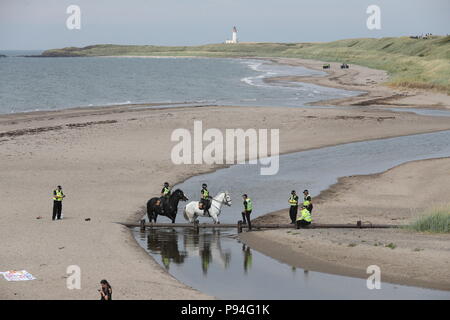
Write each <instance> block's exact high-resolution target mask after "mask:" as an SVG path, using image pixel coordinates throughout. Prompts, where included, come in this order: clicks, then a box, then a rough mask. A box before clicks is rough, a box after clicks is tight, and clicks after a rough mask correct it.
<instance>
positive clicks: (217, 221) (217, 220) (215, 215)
mask: <svg viewBox="0 0 450 320" xmlns="http://www.w3.org/2000/svg"><path fill="white" fill-rule="evenodd" d="M209 215H210V216H211V218H213V220H214V224H216V223H220V222H219V218H218V217H217V214H216V213H215V212H212V213H211V212H210V213H209Z"/></svg>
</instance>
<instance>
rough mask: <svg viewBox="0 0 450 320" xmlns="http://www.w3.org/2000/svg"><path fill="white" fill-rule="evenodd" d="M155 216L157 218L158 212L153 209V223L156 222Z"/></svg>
mask: <svg viewBox="0 0 450 320" xmlns="http://www.w3.org/2000/svg"><path fill="white" fill-rule="evenodd" d="M157 218H158V212H157V211H156V210H155V211H153V220H155V223H156V219H157Z"/></svg>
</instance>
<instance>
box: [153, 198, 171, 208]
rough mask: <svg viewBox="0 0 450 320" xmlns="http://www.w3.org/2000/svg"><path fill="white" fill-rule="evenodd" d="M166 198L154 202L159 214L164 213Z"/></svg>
mask: <svg viewBox="0 0 450 320" xmlns="http://www.w3.org/2000/svg"><path fill="white" fill-rule="evenodd" d="M167 200H168V199H167V198H164V197H161V198H159V199H158V200H156V203H155V206H157V207H159V209H160V210H161V212H164V206H165V204H166V203H167Z"/></svg>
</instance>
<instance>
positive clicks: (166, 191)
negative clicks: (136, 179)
mask: <svg viewBox="0 0 450 320" xmlns="http://www.w3.org/2000/svg"><path fill="white" fill-rule="evenodd" d="M171 194H172V189H171V188H170V185H169V183H168V182H164V187H163V188H162V190H161V197H160V198H159V199H158V201H157V203H156V205H157V206H161V209H162V208H163V204H164V202H165V201H167V200H168V199H169V198H170V195H171Z"/></svg>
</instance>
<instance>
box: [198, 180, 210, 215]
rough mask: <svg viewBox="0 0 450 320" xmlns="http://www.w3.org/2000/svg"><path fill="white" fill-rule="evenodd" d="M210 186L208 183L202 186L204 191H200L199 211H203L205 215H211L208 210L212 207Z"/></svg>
mask: <svg viewBox="0 0 450 320" xmlns="http://www.w3.org/2000/svg"><path fill="white" fill-rule="evenodd" d="M207 188H208V186H207V185H206V183H204V184H202V190H201V191H200V193H201V196H200V206H199V209H203V211H204V212H205V214H207V215H209V211H208V209H209V208H210V207H211V196H210V195H209V191H208V189H207Z"/></svg>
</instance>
